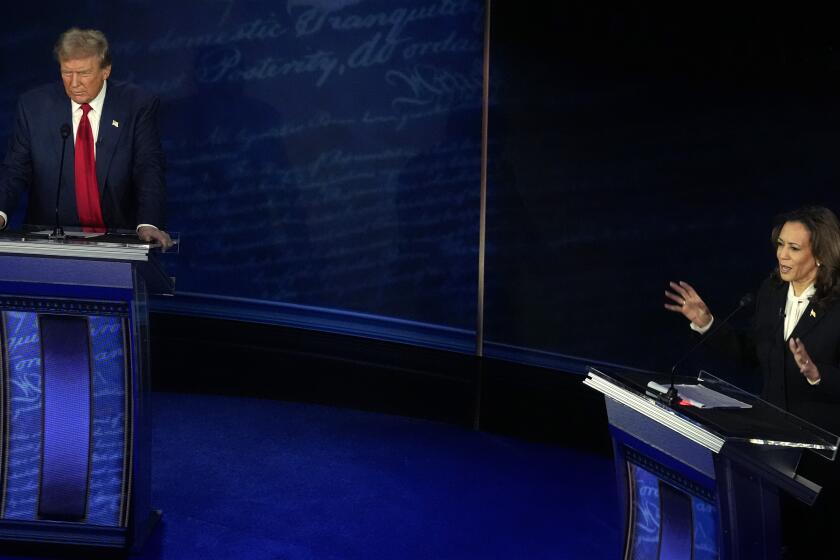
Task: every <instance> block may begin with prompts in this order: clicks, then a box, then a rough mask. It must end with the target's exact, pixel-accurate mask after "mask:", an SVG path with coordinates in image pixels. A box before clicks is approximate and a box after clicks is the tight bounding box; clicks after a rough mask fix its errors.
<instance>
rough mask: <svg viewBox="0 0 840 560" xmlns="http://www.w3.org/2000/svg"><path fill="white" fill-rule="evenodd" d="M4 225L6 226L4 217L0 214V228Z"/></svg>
mask: <svg viewBox="0 0 840 560" xmlns="http://www.w3.org/2000/svg"><path fill="white" fill-rule="evenodd" d="M5 227H6V218H4V217H3V216H0V229H3V228H5Z"/></svg>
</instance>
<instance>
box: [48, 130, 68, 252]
mask: <svg viewBox="0 0 840 560" xmlns="http://www.w3.org/2000/svg"><path fill="white" fill-rule="evenodd" d="M72 130H73V129H72V128H70V125H69V124H67V123H64V124H62V125H61V129H60V130H59V132H61V161H60V163H59V164H58V187H57V188H56V189H55V229H53V232H52V233H51V234H50V238H51V239H64V238H65V237H66V235H64V228H62V227H61V220H60V219H59V217H58V205H59V203H60V202H61V182H62V181H61V179H62V175H63V173H64V152H65V149H66V148H67V137H68V136H70V132H71V131H72Z"/></svg>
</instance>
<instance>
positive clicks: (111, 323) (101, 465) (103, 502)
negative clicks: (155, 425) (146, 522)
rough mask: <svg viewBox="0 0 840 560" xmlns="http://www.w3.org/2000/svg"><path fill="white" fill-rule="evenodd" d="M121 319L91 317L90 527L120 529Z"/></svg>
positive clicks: (123, 369) (123, 366)
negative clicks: (92, 413)
mask: <svg viewBox="0 0 840 560" xmlns="http://www.w3.org/2000/svg"><path fill="white" fill-rule="evenodd" d="M125 335H126V329H125V323H124V320H123V319H122V318H121V317H97V316H93V317H90V342H91V350H92V356H93V409H94V411H95V414H94V419H93V468H92V470H91V476H90V497H89V504H90V507H89V508H88V519H87V521H88V523H92V524H95V525H118V524H119V519H120V509H121V505H122V496H123V486H124V482H125V481H124V477H125V473H124V472H123V469H124V466H123V465H124V462H125V446H126V436H127V426H126V415H125V407H126V393H125V387H126V375H127V371H128V370H127V368H126V355H125Z"/></svg>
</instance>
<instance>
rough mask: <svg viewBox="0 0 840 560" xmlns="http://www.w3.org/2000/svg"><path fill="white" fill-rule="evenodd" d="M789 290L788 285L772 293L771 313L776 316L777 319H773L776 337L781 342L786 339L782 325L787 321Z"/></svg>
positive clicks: (783, 285)
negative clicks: (786, 305)
mask: <svg viewBox="0 0 840 560" xmlns="http://www.w3.org/2000/svg"><path fill="white" fill-rule="evenodd" d="M787 290H788V285H787V284H786V283H784V284H782V285H781V286H779V287H778V288H776V289H775V290H774V291H773V292H772V296H771V302H772V303H771V304H770V306H769V310H770V312H771V313H774V314H775V318H774V319H773V322H774V323H773V332H774V333H775V334H774V336H778V337H779V339H780V340H781V339H783V338H784V329H783V328H782V325H783V324H784V321H785V300H786V299H787Z"/></svg>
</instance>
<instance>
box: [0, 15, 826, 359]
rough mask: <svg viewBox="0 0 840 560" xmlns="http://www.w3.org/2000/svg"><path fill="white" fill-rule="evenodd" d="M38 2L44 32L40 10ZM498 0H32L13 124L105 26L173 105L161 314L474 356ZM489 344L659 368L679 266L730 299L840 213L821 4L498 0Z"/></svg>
mask: <svg viewBox="0 0 840 560" xmlns="http://www.w3.org/2000/svg"><path fill="white" fill-rule="evenodd" d="M46 12H49V13H50V14H51V17H50V18H49V21H48V22H45V21H44V18H43V14H44V13H46ZM484 16H485V14H484V1H483V0H390V1H388V0H287V1H284V2H268V1H257V0H251V1H241V0H240V1H237V0H206V1H197V0H193V1H184V2H170V3H161V2H151V1H147V0H122V1H117V2H111V3H107V4H106V3H100V2H92V1H88V2H76V3H74V4H73V5H72V6H70V5H68V4H66V3H59V2H48V3H46V4H38V5H35V4H34V3H32V4H24V5H21V6H20V7H18V8H16V10H14V11H12V12H10V13H9V14H7V17H6V18H4V20H3V21H2V22H0V31H1V32H2V33H0V75H2V77H3V80H4V85H5V87H4V88H3V90H2V92H0V101H2V103H0V133H2V134H3V135H7V134H8V133H9V130H10V127H11V123H12V111H13V108H14V101H15V98H16V96H17V95H18V94H19V93H20V92H22V91H24V90H25V89H27V88H29V87H32V86H35V85H38V84H40V83H43V82H46V81H49V80H55V79H58V72H57V67H56V64H55V63H54V62H53V61H52V60H51V49H52V45H53V43H54V41H55V39H56V37H57V36H58V34H59V33H60V32H61V31H63V30H64V29H66V28H67V27H70V26H72V25H79V26H84V27H88V26H90V27H98V28H101V29H103V30H104V31H105V32H106V33H107V34H108V36H109V37H110V39H111V42H112V47H113V51H114V68H113V75H112V77H113V79H116V80H130V81H133V82H136V83H139V84H141V85H143V86H145V87H147V88H149V89H151V90H153V91H155V92H156V93H158V94H159V95H160V96H161V99H162V114H161V122H162V127H163V138H164V147H165V150H166V153H167V157H168V163H169V166H168V183H169V191H170V203H169V212H170V216H171V219H170V223H169V228H170V229H171V230H173V231H175V232H179V233H180V234H181V240H182V245H181V248H180V254H179V255H178V256H177V257H175V258H173V259H171V262H169V263H168V265H169V266H170V267H171V268H172V271H173V272H174V273H175V274H176V276H177V278H178V295H177V296H176V297H175V298H169V299H166V300H163V301H158V302H157V303H156V305H157V308H158V309H160V310H168V311H176V312H185V313H200V314H206V315H211V316H219V317H231V318H240V319H247V320H255V321H268V322H277V323H282V324H288V325H295V326H302V327H306V328H315V329H323V330H330V331H336V332H346V333H351V334H361V335H367V336H374V337H378V338H384V339H392V340H402V341H408V342H411V343H417V344H424V345H432V346H438V347H445V348H451V349H455V350H461V351H466V352H469V351H471V349H472V348H473V344H474V340H473V339H474V328H475V321H476V313H477V304H476V300H477V288H476V286H477V277H478V270H477V262H478V218H479V193H480V189H479V187H480V185H479V177H480V171H481V166H480V140H481V135H480V131H481V84H482V80H483V72H482V56H483V41H484V37H485V29H484ZM491 16H492V18H491V19H492V24H491V35H490V38H491V48H490V54H491V70H490V79H491V101H490V122H489V125H490V128H489V130H490V160H489V166H488V171H489V186H488V196H489V207H488V221H487V225H488V248H487V269H486V274H487V276H486V279H487V292H486V310H485V320H486V330H485V334H486V339H487V346H486V352H487V354H488V355H491V356H499V357H505V358H510V359H514V360H521V361H526V362H532V363H541V364H544V365H548V366H551V367H558V368H565V369H570V370H574V371H578V370H581V369H582V365H583V364H585V363H586V362H589V361H612V362H621V363H624V364H629V365H634V366H639V367H657V368H661V367H667V366H668V365H669V364H670V363H671V362H672V361H674V360H675V359H676V358H677V357H678V355H679V354H680V353H682V351H683V350H684V349H685V347H686V345H687V344H688V343H689V337H688V332H687V328H686V327H685V325H684V322H683V321H682V320H680V319H679V318H677V317H675V316H672V315H670V314H667V313H666V312H664V311H663V310H662V307H661V304H662V302H663V296H662V292H663V290H664V288H665V286H666V283H667V281H668V280H670V279H684V280H689V281H693V282H694V283H695V284H697V287H698V289H700V290H701V293H702V294H703V295H704V296H705V297H706V299H707V300H708V301H709V303H710V304H711V305H712V306H713V309H716V310H719V312H720V313H725V312H727V311H728V310H729V309H730V308H732V307H733V306H734V305H735V304H736V303H737V301H738V299H739V298H740V296H741V295H742V294H743V293H744V292H747V291H751V290H754V289H755V287H756V286H757V285H758V284H759V282H760V280H761V278H762V277H763V276H764V274H766V273H767V271H768V270H769V269H770V268H771V267H772V265H773V258H772V253H771V252H770V251H769V243H768V240H767V235H768V233H769V228H770V222H771V220H772V218H773V216H774V215H775V214H776V213H778V212H780V211H782V210H786V209H790V208H792V207H795V206H797V205H799V204H801V203H805V202H817V203H822V204H826V205H829V206H833V207H838V206H840V205H838V204H837V203H838V194H837V191H836V184H837V179H838V173H837V171H838V170H837V165H836V159H837V158H836V157H835V155H834V151H835V149H836V146H837V145H838V140H840V138H838V111H837V104H836V99H837V93H838V91H837V87H836V86H837V83H838V80H837V75H838V74H837V72H838V68H840V64H838V61H837V55H836V53H837V52H840V51H838V50H837V49H835V48H834V41H835V39H834V34H833V32H832V30H831V29H830V25H829V24H828V22H829V21H832V18H830V17H828V14H824V13H819V12H817V11H813V10H811V11H809V12H807V13H806V11H805V10H804V9H801V10H799V9H787V10H786V11H784V12H781V11H779V12H774V11H773V10H771V9H769V8H767V9H765V10H764V11H763V12H762V13H761V14H754V13H747V12H746V10H745V11H743V12H739V10H738V9H735V8H733V9H732V10H730V11H729V12H728V13H727V14H726V17H721V15H720V14H715V13H712V12H709V13H693V14H685V13H683V12H682V11H678V10H674V11H673V12H668V11H662V10H656V11H655V10H653V9H652V8H634V7H623V8H610V9H606V8H601V7H598V6H591V5H589V4H588V3H583V2H564V3H562V4H558V5H557V6H553V7H544V6H540V7H539V8H537V7H535V5H531V4H530V3H518V2H493V3H492V10H491Z"/></svg>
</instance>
